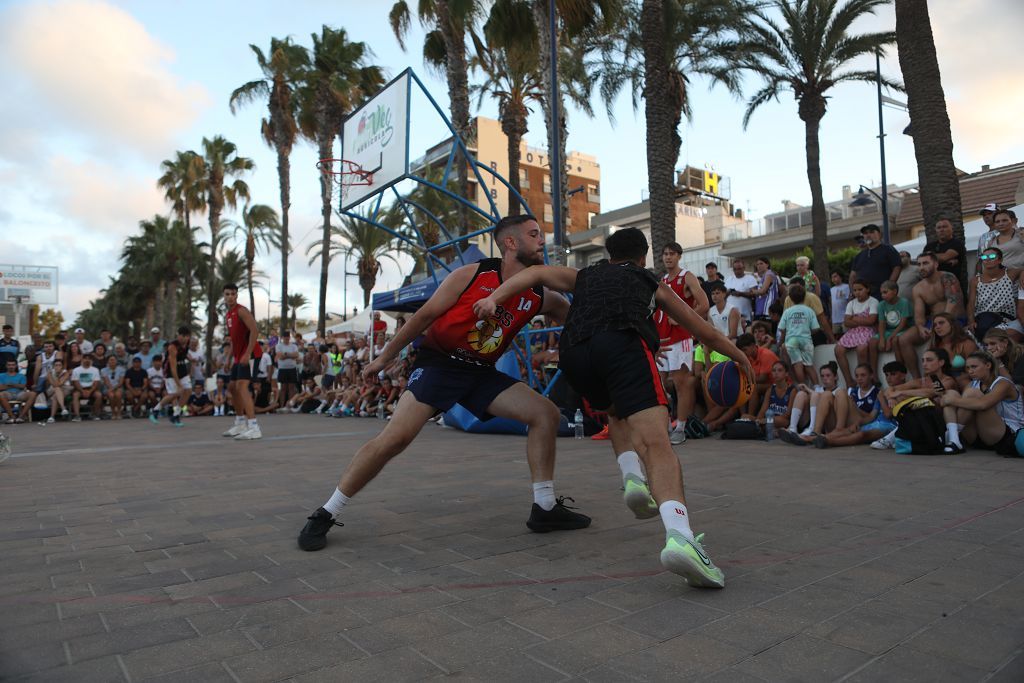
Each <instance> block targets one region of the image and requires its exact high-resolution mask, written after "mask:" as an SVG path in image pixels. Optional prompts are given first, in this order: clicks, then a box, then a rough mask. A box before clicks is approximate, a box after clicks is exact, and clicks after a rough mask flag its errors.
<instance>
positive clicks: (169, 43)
mask: <svg viewBox="0 0 1024 683" xmlns="http://www.w3.org/2000/svg"><path fill="white" fill-rule="evenodd" d="M390 5H391V3H389V2H381V3H367V2H363V1H360V2H356V1H355V0H340V1H338V2H333V3H324V2H316V1H314V0H292V2H290V3H287V4H284V3H280V2H269V1H253V2H245V3H241V2H227V1H225V2H216V3H210V2H198V1H195V0H178V1H176V2H162V3H154V2H144V1H143V0H137V1H134V2H132V1H128V0H123V1H104V0H32V1H18V0H6V1H4V2H0V58H2V60H3V63H4V68H3V69H2V70H0V92H3V93H4V94H5V96H4V98H3V101H2V102H0V226H2V230H0V261H2V262H3V263H15V264H31V265H55V266H58V267H59V268H60V270H61V292H60V293H61V302H60V308H61V310H62V311H63V312H64V315H65V317H66V318H68V319H72V318H73V317H74V316H75V314H76V313H77V312H78V311H79V310H81V309H82V308H84V307H86V306H87V305H88V302H89V300H90V299H92V298H95V297H96V296H97V294H98V292H99V290H100V289H101V288H102V287H104V286H105V285H106V284H107V283H108V278H109V276H110V275H112V274H113V273H114V272H116V270H117V266H118V254H119V252H120V249H121V246H122V244H123V242H124V239H125V237H126V236H128V235H130V234H132V233H133V232H135V231H136V229H137V224H138V222H139V221H140V220H142V219H145V218H148V217H151V216H152V215H153V214H154V213H166V212H167V206H166V204H165V203H164V202H163V200H162V198H161V194H160V193H159V192H158V191H157V189H156V186H155V181H156V178H157V176H158V175H159V165H160V162H161V160H163V159H167V158H171V157H173V155H174V152H175V151H176V150H185V149H198V148H199V146H200V142H201V140H202V138H203V137H204V136H207V137H212V136H214V135H218V134H221V135H224V136H225V137H227V138H228V139H230V140H232V141H234V142H235V143H236V144H237V145H238V147H239V151H240V153H241V154H243V155H245V156H248V157H251V158H252V159H253V160H254V161H255V162H256V171H255V172H254V173H253V174H252V176H251V177H250V178H249V179H248V180H249V182H250V185H251V187H252V191H253V198H254V200H255V201H257V202H260V203H266V204H271V205H276V202H277V176H276V172H275V159H274V154H273V152H272V150H270V149H269V148H267V147H266V146H265V145H264V144H263V142H262V140H261V139H260V135H259V128H260V119H261V118H262V117H263V116H264V114H265V110H264V109H263V108H262V107H260V106H257V105H253V106H250V107H248V108H247V109H244V110H242V111H240V112H239V113H238V114H237V115H232V114H231V113H230V111H229V110H228V97H229V95H230V93H231V91H232V90H233V89H234V88H235V87H237V86H239V85H241V84H242V83H244V82H246V81H248V80H251V79H253V78H256V77H258V76H259V73H258V69H257V66H256V62H255V59H254V57H253V54H252V53H251V51H250V49H249V47H248V45H249V44H250V43H255V44H256V45H259V46H261V47H263V48H264V49H266V46H267V45H268V44H269V42H270V38H271V37H272V36H276V37H283V36H286V35H291V36H293V37H294V38H295V39H296V40H297V41H298V42H301V43H303V44H306V45H309V44H310V43H311V41H310V38H309V36H310V34H311V33H313V32H318V31H319V29H320V27H321V25H323V24H328V25H331V26H341V27H344V28H346V29H347V31H348V32H349V34H350V37H351V38H352V39H353V40H361V41H365V42H367V43H368V44H369V45H370V46H371V47H372V49H373V50H374V52H375V54H376V62H377V63H378V64H380V65H382V66H384V67H385V69H386V70H387V71H388V73H389V74H390V75H394V74H397V73H398V72H400V71H401V70H402V69H404V68H406V67H409V66H411V67H413V68H414V69H415V70H416V71H417V73H418V74H419V75H420V76H421V78H423V79H424V81H425V83H426V84H427V86H428V87H429V88H430V89H431V91H432V92H433V94H434V95H435V97H437V98H438V100H439V101H440V103H441V105H442V106H445V107H446V106H447V96H446V95H447V93H446V89H445V87H444V85H443V82H442V80H441V79H439V78H438V77H437V76H434V75H432V74H430V73H428V72H427V71H426V69H425V68H424V67H423V65H422V62H421V59H420V56H419V49H418V48H419V46H420V45H421V44H422V32H421V31H420V29H419V27H418V26H414V28H413V35H412V36H411V37H410V39H409V40H408V42H407V45H409V46H410V51H409V52H408V53H406V52H403V51H402V50H401V49H400V48H399V46H398V44H397V42H396V41H395V39H394V36H393V35H392V34H391V30H390V27H389V25H388V22H387V12H388V9H389V8H390ZM930 5H931V13H932V23H933V29H934V32H935V41H936V44H937V47H938V50H939V60H940V65H941V68H942V75H943V83H944V86H945V90H946V97H947V101H948V104H949V112H950V117H951V119H952V122H953V134H954V143H955V160H956V163H957V166H958V167H960V168H962V169H964V170H967V171H976V170H978V169H979V168H980V166H981V165H982V164H992V165H993V166H997V165H1003V164H1009V163H1014V162H1017V161H1020V160H1022V159H1024V123H1022V117H1021V112H1022V111H1024V89H1021V88H1020V87H1019V85H1020V76H1019V66H1018V61H1019V52H1020V50H1019V37H1018V36H1017V35H1016V31H1017V29H1019V27H1020V26H1022V25H1024V3H1020V2H1018V1H1017V0H933V1H932V2H931V3H930ZM893 25H894V18H893V14H892V11H891V10H889V11H887V12H885V13H883V14H880V15H879V16H878V17H876V18H872V19H870V20H868V21H865V22H864V24H863V25H862V26H859V27H858V28H859V29H863V30H877V29H882V28H885V27H888V28H891V27H892V26H893ZM866 66H869V67H870V66H873V65H866ZM883 70H884V71H885V72H886V73H887V74H888V75H890V76H893V77H896V78H898V77H899V66H898V63H897V61H896V58H895V55H890V57H889V58H888V59H887V60H885V62H884V63H883ZM753 85H754V84H753V83H751V84H750V87H753ZM693 88H694V93H693V109H694V118H693V120H692V121H691V122H689V123H688V124H687V125H686V128H685V130H684V131H682V133H683V138H684V147H683V151H682V155H681V159H680V161H679V166H683V165H684V164H687V163H688V164H690V165H694V166H698V167H701V166H705V165H711V166H713V167H714V168H715V169H716V170H717V171H718V172H719V173H721V174H723V175H725V176H728V177H730V178H731V183H732V198H733V203H734V205H736V206H737V207H739V208H741V209H745V210H747V211H748V212H749V214H750V215H751V216H753V217H755V218H757V217H760V216H763V215H764V214H765V213H769V212H772V211H776V210H778V209H779V207H780V206H781V201H782V200H784V199H789V200H792V201H795V202H799V203H805V204H806V203H809V201H810V196H809V191H808V189H807V179H806V174H805V169H804V152H803V128H802V124H801V122H800V121H799V119H798V118H797V116H796V105H795V102H794V101H793V100H792V99H790V98H788V97H786V98H783V99H782V100H781V101H780V102H777V103H775V102H772V103H769V104H768V105H766V106H765V107H763V108H762V109H761V110H760V111H759V112H758V113H757V114H755V116H754V118H753V120H752V122H751V125H750V127H749V128H748V129H747V130H746V131H744V130H743V129H742V127H741V125H740V121H741V118H742V113H743V106H742V103H741V102H739V101H737V100H736V99H734V98H733V97H732V96H730V95H728V94H726V93H724V92H720V91H713V90H712V91H709V90H708V89H707V88H706V87H705V86H704V85H703V84H701V83H699V82H698V83H695V84H694V85H693ZM895 97H897V98H899V97H900V96H899V95H895ZM875 106H876V104H875V92H874V89H873V87H872V86H870V85H860V84H852V85H846V86H843V87H841V88H839V89H837V90H836V91H835V92H834V93H833V97H832V99H831V100H830V103H829V113H828V115H827V116H826V117H825V120H824V122H823V126H822V134H821V137H822V175H823V184H824V188H825V197H826V200H829V199H833V198H835V197H837V196H838V195H839V193H840V192H841V189H842V186H843V185H853V186H854V187H856V186H857V185H858V184H860V183H864V184H871V183H877V182H878V179H879V177H880V172H879V165H878V147H877V139H876V137H875V136H876V135H877V123H876V113H875V112H876V110H875ZM596 108H597V109H598V110H599V111H602V112H603V108H602V107H600V106H598V107H596ZM480 113H482V114H484V115H489V116H494V115H495V107H494V105H493V104H491V103H486V102H485V103H484V105H483V106H482V108H481V110H480ZM615 113H616V123H615V125H614V126H613V125H612V124H611V123H609V121H608V119H607V117H606V116H605V115H604V114H603V113H601V114H599V115H598V116H597V117H596V118H595V119H593V120H590V119H587V118H586V117H585V116H584V115H582V114H580V113H579V112H571V113H570V139H569V147H570V148H571V149H579V150H580V151H584V152H587V153H591V154H595V155H596V156H597V157H598V161H599V162H600V164H601V171H602V202H603V208H604V209H605V210H609V209H614V208H616V207H620V206H623V205H626V204H630V203H634V202H636V201H639V199H640V196H641V191H642V189H643V188H644V186H645V184H646V165H645V159H644V156H643V153H642V150H643V145H644V143H643V140H644V130H643V112H642V111H640V112H638V113H634V112H633V110H632V108H631V105H630V102H629V99H628V97H622V98H620V101H619V102H617V103H616V106H615ZM885 122H886V127H887V129H888V131H889V132H890V133H892V135H890V136H889V137H888V138H887V141H888V145H887V150H886V151H887V157H888V162H889V163H888V177H889V182H890V183H897V184H903V183H911V182H915V181H916V171H915V166H914V155H913V145H912V142H911V140H910V138H908V137H905V136H902V135H900V134H899V131H901V130H902V129H903V127H904V126H905V125H906V124H907V122H908V118H907V116H906V114H904V113H902V112H899V111H892V110H887V111H886V113H885ZM412 128H413V130H412V148H413V149H412V154H413V156H414V157H415V156H418V155H419V152H420V151H421V150H422V149H423V148H424V147H425V146H426V145H428V144H430V143H432V142H435V141H436V140H437V139H439V135H440V130H439V123H438V122H437V121H436V120H435V119H433V117H432V115H431V113H430V112H429V111H425V110H420V111H419V112H418V115H415V114H414V120H413V124H412ZM531 128H532V130H531V132H530V133H529V135H528V136H527V137H528V140H529V142H530V143H531V144H533V145H535V146H538V147H543V146H545V145H544V134H543V122H542V119H541V117H540V116H539V115H535V116H534V117H533V118H532V120H531ZM315 161H316V155H315V152H314V150H313V148H312V147H311V146H310V145H309V144H305V143H303V144H300V145H299V146H298V148H297V149H296V152H295V153H294V155H293V160H292V169H293V174H292V185H293V193H292V214H291V216H292V218H291V224H292V234H293V236H294V237H295V239H296V241H297V246H296V250H295V253H294V254H293V255H292V257H291V259H290V261H289V266H290V270H291V273H292V275H291V286H292V288H293V289H294V290H296V291H302V292H305V293H307V296H309V298H310V299H315V292H316V291H317V282H318V272H317V271H316V270H315V269H313V268H310V267H309V266H307V265H306V257H305V248H306V245H307V244H308V242H309V241H310V239H311V236H312V235H313V233H314V231H315V229H316V227H317V225H318V224H319V219H318V215H319V209H320V200H319V184H318V176H317V172H316V169H315V166H314V165H315ZM258 265H259V267H261V268H262V269H263V270H264V271H266V272H268V273H275V272H278V270H279V268H280V257H279V256H276V255H275V256H263V257H261V259H260V263H259V264H258ZM404 267H405V268H407V265H405V266H404ZM340 273H341V265H340V263H339V264H336V265H335V266H334V267H333V268H332V279H331V289H330V293H329V300H328V309H329V310H340V309H341V304H342V288H341V275H340ZM400 279H401V272H400V267H396V266H394V265H391V264H387V265H386V268H385V272H384V275H383V276H382V278H381V279H380V282H379V284H378V289H379V290H380V291H384V290H385V289H390V288H393V287H394V286H396V285H397V284H398V283H399V282H400ZM355 286H356V285H355V281H354V280H353V281H352V282H351V283H350V288H354V287H355ZM276 289H277V287H276V285H272V286H271V291H274V290H276ZM349 294H350V297H349V302H350V303H349V306H350V307H351V305H352V304H351V302H352V300H353V295H352V292H350V293H349ZM275 297H276V295H275ZM266 300H267V297H266V294H265V293H263V292H262V291H259V292H258V293H257V309H258V313H260V314H261V315H263V314H264V313H263V312H264V311H265V310H266V309H265V308H263V307H264V306H266ZM312 312H313V309H312V307H311V308H310V309H307V310H305V311H303V313H305V314H307V315H310V314H312Z"/></svg>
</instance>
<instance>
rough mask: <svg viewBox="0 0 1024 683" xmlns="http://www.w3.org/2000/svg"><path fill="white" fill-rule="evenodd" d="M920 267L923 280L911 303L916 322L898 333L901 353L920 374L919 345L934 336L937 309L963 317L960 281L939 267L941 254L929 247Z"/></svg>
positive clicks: (917, 375)
mask: <svg viewBox="0 0 1024 683" xmlns="http://www.w3.org/2000/svg"><path fill="white" fill-rule="evenodd" d="M917 268H918V272H919V273H920V274H921V281H920V282H918V283H917V284H916V285H914V289H913V297H912V299H911V303H912V304H913V305H914V326H913V327H911V328H909V329H908V330H907V331H906V332H904V333H903V334H901V335H900V336H898V337H896V341H897V342H898V343H899V345H900V354H901V357H902V358H903V360H904V363H905V364H906V366H907V369H908V370H909V371H910V372H911V373H916V374H915V375H914V376H915V377H921V368H920V363H916V364H915V363H914V359H915V358H917V345H918V344H921V343H922V342H926V341H928V340H929V339H930V338H931V333H932V332H931V324H932V319H933V318H934V316H935V314H936V313H949V314H950V315H952V316H953V317H955V318H956V319H957V320H961V321H963V320H964V311H965V309H964V292H963V290H962V289H960V281H959V280H957V279H956V276H955V275H953V274H952V273H947V272H946V271H943V270H939V259H938V257H937V256H936V255H935V254H934V253H932V252H930V251H926V252H924V253H922V254H921V255H920V256H918V257H917Z"/></svg>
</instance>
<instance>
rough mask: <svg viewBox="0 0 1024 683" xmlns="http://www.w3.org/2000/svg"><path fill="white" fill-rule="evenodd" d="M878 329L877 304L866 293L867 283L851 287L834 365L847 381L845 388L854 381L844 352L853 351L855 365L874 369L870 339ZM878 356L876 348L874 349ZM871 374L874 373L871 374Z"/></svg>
mask: <svg viewBox="0 0 1024 683" xmlns="http://www.w3.org/2000/svg"><path fill="white" fill-rule="evenodd" d="M877 326H878V300H877V299H875V297H873V296H871V294H870V292H869V290H868V283H866V282H864V281H863V280H858V281H857V282H855V283H853V299H852V300H851V301H850V303H848V304H846V317H845V318H844V319H843V327H844V328H845V329H846V332H845V333H843V336H842V337H840V338H839V341H838V342H836V346H835V354H836V362H837V363H838V364H839V369H840V371H842V373H843V379H845V380H846V386H848V387H852V386H853V377H852V376H851V375H850V364H849V362H848V361H847V360H846V351H847V350H848V349H856V351H857V362H858V363H860V364H862V365H867V366H868V367H870V368H874V367H875V366H876V365H877V364H878V358H872V357H871V356H872V346H871V339H872V337H873V336H874V334H875V329H876V328H877ZM875 353H876V354H877V347H876V348H875ZM872 372H874V371H872Z"/></svg>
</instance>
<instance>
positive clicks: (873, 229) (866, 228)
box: [860, 223, 882, 235]
mask: <svg viewBox="0 0 1024 683" xmlns="http://www.w3.org/2000/svg"><path fill="white" fill-rule="evenodd" d="M866 232H882V229H881V228H880V227H878V226H877V225H875V224H874V223H868V224H867V225H865V226H864V227H863V228H861V229H860V234H862V235H863V234H864V233H866Z"/></svg>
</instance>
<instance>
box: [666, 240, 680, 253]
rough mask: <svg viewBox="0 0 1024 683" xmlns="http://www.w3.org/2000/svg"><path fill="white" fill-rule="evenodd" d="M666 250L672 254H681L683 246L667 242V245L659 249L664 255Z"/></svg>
mask: <svg viewBox="0 0 1024 683" xmlns="http://www.w3.org/2000/svg"><path fill="white" fill-rule="evenodd" d="M666 249H668V250H669V251H671V252H672V253H673V254H682V253H683V245H681V244H679V242H669V243H668V244H666V245H665V246H664V247H662V248H661V251H662V253H665V250H666Z"/></svg>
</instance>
